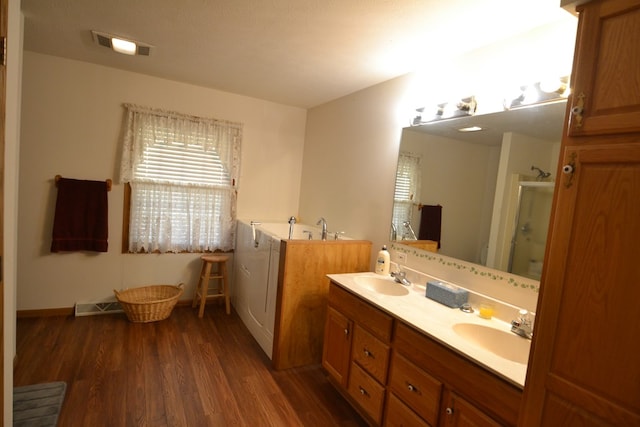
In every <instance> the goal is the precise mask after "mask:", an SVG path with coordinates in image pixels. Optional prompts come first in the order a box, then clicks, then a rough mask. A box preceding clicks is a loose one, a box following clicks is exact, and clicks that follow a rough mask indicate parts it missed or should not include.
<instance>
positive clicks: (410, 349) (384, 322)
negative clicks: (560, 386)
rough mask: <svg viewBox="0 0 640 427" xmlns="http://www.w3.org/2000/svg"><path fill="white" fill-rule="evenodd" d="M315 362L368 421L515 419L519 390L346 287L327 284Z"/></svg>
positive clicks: (500, 422) (502, 422)
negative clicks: (320, 349)
mask: <svg viewBox="0 0 640 427" xmlns="http://www.w3.org/2000/svg"><path fill="white" fill-rule="evenodd" d="M328 302H329V307H328V309H327V318H326V323H325V335H324V337H325V339H324V348H323V357H322V366H323V367H324V368H325V370H326V372H327V373H328V374H329V378H330V380H331V382H332V383H333V384H334V386H336V388H337V389H338V390H339V391H340V392H341V393H342V394H343V395H345V397H346V398H347V399H348V400H349V401H350V402H351V403H352V405H353V406H354V407H355V408H356V409H357V410H358V411H359V412H360V413H361V414H362V415H363V416H364V417H365V419H366V420H367V421H368V422H369V423H371V424H372V425H384V426H391V427H395V426H405V427H409V426H416V427H420V426H431V427H435V426H452V427H453V426H509V425H515V424H516V421H517V417H518V409H519V406H520V400H521V396H522V391H521V390H520V389H519V388H517V387H515V386H514V385H512V384H510V383H508V382H506V381H504V380H502V379H501V378H498V377H497V376H495V375H493V374H491V373H490V372H488V371H486V370H484V369H482V368H480V367H479V366H477V365H475V364H474V363H472V362H470V361H469V360H467V359H466V358H464V357H462V356H461V355H459V354H457V353H456V352H454V351H452V350H450V349H448V348H446V347H445V346H443V345H441V344H439V343H437V342H436V341H434V340H433V339H431V338H429V337H427V336H426V335H424V334H423V333H421V332H420V331H418V330H415V329H413V328H412V327H410V326H408V325H406V324H404V323H402V321H400V320H399V319H397V318H394V317H392V316H390V315H389V314H387V313H386V312H383V311H382V310H379V309H378V308H376V307H374V306H373V305H371V304H369V303H368V302H366V301H365V300H363V299H361V298H359V297H358V296H356V295H354V294H351V293H350V292H348V291H347V290H345V289H343V288H342V287H340V286H339V285H337V284H334V283H331V285H330V288H329V298H328Z"/></svg>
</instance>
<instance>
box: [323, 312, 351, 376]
mask: <svg viewBox="0 0 640 427" xmlns="http://www.w3.org/2000/svg"><path fill="white" fill-rule="evenodd" d="M352 329H353V325H352V322H351V321H350V320H349V319H348V318H347V317H346V316H345V315H343V314H342V313H340V312H339V311H336V310H334V309H333V308H331V307H328V308H327V319H326V322H325V327H324V347H323V349H322V366H323V367H324V368H325V369H326V370H327V372H328V373H329V375H331V376H332V377H333V379H334V380H335V381H336V382H337V383H338V384H341V385H343V386H345V387H346V386H347V377H348V373H349V356H350V351H351V335H352Z"/></svg>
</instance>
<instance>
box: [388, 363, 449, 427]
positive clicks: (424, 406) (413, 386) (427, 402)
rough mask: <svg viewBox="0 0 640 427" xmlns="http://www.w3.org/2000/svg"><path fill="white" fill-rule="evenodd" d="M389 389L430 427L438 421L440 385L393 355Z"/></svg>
mask: <svg viewBox="0 0 640 427" xmlns="http://www.w3.org/2000/svg"><path fill="white" fill-rule="evenodd" d="M389 387H390V390H391V391H393V393H395V394H396V395H397V396H398V397H400V398H401V399H402V400H403V401H404V402H405V403H406V404H407V405H409V407H410V408H412V409H413V410H414V411H416V412H417V413H418V415H420V416H421V417H422V418H424V419H425V420H427V422H429V423H430V424H431V425H436V423H437V421H438V411H439V409H440V398H441V395H442V383H441V382H440V381H438V380H436V379H435V378H433V377H432V376H431V375H429V374H427V373H426V372H424V371H423V370H422V369H420V368H418V367H417V366H416V365H414V364H413V363H411V362H409V361H408V360H407V359H405V358H404V357H402V356H400V355H399V354H398V353H395V354H394V356H393V361H392V363H391V374H390V378H389Z"/></svg>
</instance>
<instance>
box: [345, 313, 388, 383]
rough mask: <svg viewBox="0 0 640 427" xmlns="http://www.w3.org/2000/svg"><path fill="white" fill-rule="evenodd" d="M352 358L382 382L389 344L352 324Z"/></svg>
mask: <svg viewBox="0 0 640 427" xmlns="http://www.w3.org/2000/svg"><path fill="white" fill-rule="evenodd" d="M351 354H352V355H353V356H352V359H353V360H354V361H356V362H357V363H358V365H360V366H362V367H363V368H364V369H365V370H366V371H367V372H369V373H370V374H371V375H372V376H373V377H374V378H375V379H377V380H378V381H380V383H381V384H384V383H385V382H386V381H387V368H388V366H389V346H388V345H386V344H385V343H383V342H382V341H380V340H379V339H377V338H376V337H374V336H373V335H371V334H370V333H369V332H367V331H365V330H364V329H362V328H361V327H360V326H359V325H355V326H354V331H353V349H352V352H351Z"/></svg>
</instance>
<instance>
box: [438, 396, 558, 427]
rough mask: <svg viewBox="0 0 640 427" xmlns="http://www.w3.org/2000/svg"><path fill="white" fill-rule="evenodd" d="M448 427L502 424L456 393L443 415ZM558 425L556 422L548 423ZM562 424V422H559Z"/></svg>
mask: <svg viewBox="0 0 640 427" xmlns="http://www.w3.org/2000/svg"><path fill="white" fill-rule="evenodd" d="M443 425H444V426H446V427H500V426H501V424H499V423H497V422H496V421H494V420H493V419H491V418H489V417H488V416H487V415H485V414H484V413H483V412H482V411H481V410H479V409H478V408H476V407H475V406H473V405H472V404H471V403H469V402H467V401H466V400H464V399H463V398H461V397H460V396H458V395H456V394H455V393H450V394H449V400H448V404H447V407H446V409H445V415H444V417H443ZM545 425H547V424H545ZM548 425H556V424H548ZM557 425H560V424H557Z"/></svg>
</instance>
